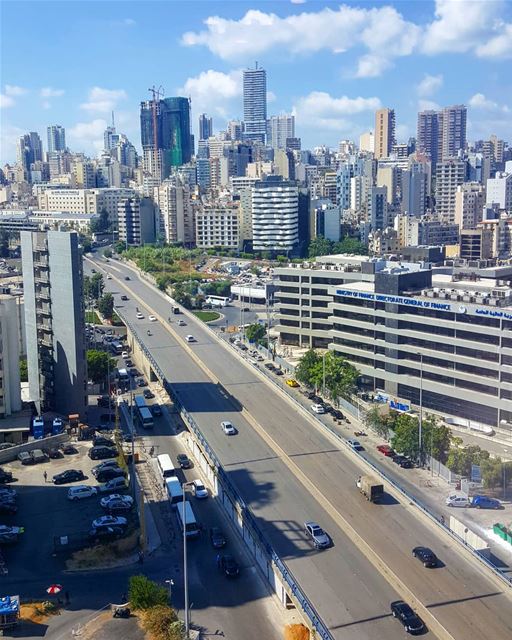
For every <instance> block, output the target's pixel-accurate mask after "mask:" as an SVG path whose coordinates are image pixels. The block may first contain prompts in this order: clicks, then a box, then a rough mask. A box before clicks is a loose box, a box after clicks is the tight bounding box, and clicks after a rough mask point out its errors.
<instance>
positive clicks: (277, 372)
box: [274, 369, 284, 376]
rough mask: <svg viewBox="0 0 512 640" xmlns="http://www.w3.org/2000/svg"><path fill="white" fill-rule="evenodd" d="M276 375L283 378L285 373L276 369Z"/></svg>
mask: <svg viewBox="0 0 512 640" xmlns="http://www.w3.org/2000/svg"><path fill="white" fill-rule="evenodd" d="M274 373H275V374H276V376H283V375H284V373H283V372H282V371H281V369H274Z"/></svg>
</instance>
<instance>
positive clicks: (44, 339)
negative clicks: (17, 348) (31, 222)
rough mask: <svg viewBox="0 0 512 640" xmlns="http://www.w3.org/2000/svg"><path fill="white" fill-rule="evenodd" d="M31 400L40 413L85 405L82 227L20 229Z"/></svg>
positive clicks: (77, 410) (82, 408) (78, 410)
mask: <svg viewBox="0 0 512 640" xmlns="http://www.w3.org/2000/svg"><path fill="white" fill-rule="evenodd" d="M21 260H22V267H23V283H24V293H25V327H26V335H27V365H28V382H29V394H30V400H32V401H33V402H34V403H35V405H36V408H37V411H38V412H39V413H41V412H44V411H55V412H56V413H60V414H62V415H64V416H68V415H70V414H79V415H80V417H83V416H84V415H85V412H86V407H87V363H86V357H85V337H84V336H85V314H84V303H83V282H82V251H81V249H80V245H79V236H78V233H76V232H74V231H71V232H63V231H47V232H40V231H37V232H31V231H22V232H21Z"/></svg>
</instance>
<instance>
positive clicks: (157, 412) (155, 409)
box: [151, 404, 162, 416]
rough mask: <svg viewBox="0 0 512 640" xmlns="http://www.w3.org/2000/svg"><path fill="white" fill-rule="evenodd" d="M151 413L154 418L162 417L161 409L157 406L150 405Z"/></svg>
mask: <svg viewBox="0 0 512 640" xmlns="http://www.w3.org/2000/svg"><path fill="white" fill-rule="evenodd" d="M151 413H152V414H153V415H154V416H161V415H162V407H161V406H160V405H159V404H153V405H151Z"/></svg>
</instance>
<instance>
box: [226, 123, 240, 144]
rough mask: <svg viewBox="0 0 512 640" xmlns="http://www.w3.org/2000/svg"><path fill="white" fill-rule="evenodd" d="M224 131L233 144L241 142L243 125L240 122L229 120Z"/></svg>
mask: <svg viewBox="0 0 512 640" xmlns="http://www.w3.org/2000/svg"><path fill="white" fill-rule="evenodd" d="M226 131H227V134H228V136H229V139H230V140H232V141H233V142H236V141H238V140H241V139H242V136H243V133H244V123H243V122H241V121H240V120H230V121H229V122H228V126H227V128H226Z"/></svg>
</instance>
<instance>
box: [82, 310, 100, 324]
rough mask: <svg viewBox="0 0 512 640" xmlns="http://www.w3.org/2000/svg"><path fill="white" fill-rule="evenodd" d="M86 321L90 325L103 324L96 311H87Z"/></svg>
mask: <svg viewBox="0 0 512 640" xmlns="http://www.w3.org/2000/svg"><path fill="white" fill-rule="evenodd" d="M85 321H86V322H88V323H89V324H103V323H102V322H101V320H100V318H99V316H98V314H97V313H96V311H86V312H85Z"/></svg>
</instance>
